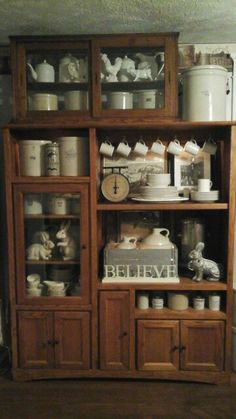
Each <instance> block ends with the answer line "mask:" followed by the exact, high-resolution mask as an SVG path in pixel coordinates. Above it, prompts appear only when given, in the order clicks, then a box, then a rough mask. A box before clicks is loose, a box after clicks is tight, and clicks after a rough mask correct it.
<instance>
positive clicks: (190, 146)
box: [184, 139, 200, 156]
mask: <svg viewBox="0 0 236 419" xmlns="http://www.w3.org/2000/svg"><path fill="white" fill-rule="evenodd" d="M199 150H200V147H199V145H198V144H197V142H196V141H195V140H194V139H192V140H189V141H187V142H186V144H185V146H184V151H186V152H187V153H189V154H193V155H194V156H196V154H198V152H199Z"/></svg>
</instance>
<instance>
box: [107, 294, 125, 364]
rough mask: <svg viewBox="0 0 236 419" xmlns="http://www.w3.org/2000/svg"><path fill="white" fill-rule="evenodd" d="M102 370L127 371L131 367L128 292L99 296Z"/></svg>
mask: <svg viewBox="0 0 236 419" xmlns="http://www.w3.org/2000/svg"><path fill="white" fill-rule="evenodd" d="M99 296H100V298H99V316H100V317H99V330H100V339H99V342H100V346H99V355H100V368H101V369H102V370H127V369H129V367H130V325H129V322H130V308H129V293H128V292H127V291H120V292H119V291H102V292H101V293H100V294H99Z"/></svg>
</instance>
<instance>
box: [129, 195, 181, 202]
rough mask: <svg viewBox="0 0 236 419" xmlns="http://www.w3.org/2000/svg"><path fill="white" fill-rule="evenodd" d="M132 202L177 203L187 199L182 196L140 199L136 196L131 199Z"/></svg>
mask: <svg viewBox="0 0 236 419" xmlns="http://www.w3.org/2000/svg"><path fill="white" fill-rule="evenodd" d="M131 199H132V200H133V201H141V202H179V201H188V200H189V198H185V197H183V196H177V197H176V198H142V197H138V196H136V197H135V198H131Z"/></svg>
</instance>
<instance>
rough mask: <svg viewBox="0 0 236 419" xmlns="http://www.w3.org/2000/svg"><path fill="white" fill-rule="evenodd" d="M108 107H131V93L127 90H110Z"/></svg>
mask: <svg viewBox="0 0 236 419" xmlns="http://www.w3.org/2000/svg"><path fill="white" fill-rule="evenodd" d="M109 108H110V109H132V108H133V94H132V93H129V92H111V93H110V95H109Z"/></svg>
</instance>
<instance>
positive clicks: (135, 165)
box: [103, 153, 166, 196]
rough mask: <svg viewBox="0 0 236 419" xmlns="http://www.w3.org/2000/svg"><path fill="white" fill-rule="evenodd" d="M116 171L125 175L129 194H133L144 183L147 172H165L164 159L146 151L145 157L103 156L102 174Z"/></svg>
mask: <svg viewBox="0 0 236 419" xmlns="http://www.w3.org/2000/svg"><path fill="white" fill-rule="evenodd" d="M112 170H113V171H117V172H120V173H122V174H123V175H125V176H126V177H127V178H128V180H129V184H130V196H134V195H135V194H136V193H137V192H138V189H139V187H140V185H145V184H146V179H147V174H149V173H165V171H166V160H165V158H164V157H163V156H154V155H153V153H147V155H146V156H145V157H136V156H132V157H129V158H127V159H126V158H120V157H117V158H114V157H112V158H108V157H104V158H103V175H106V174H109V173H111V171H112Z"/></svg>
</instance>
